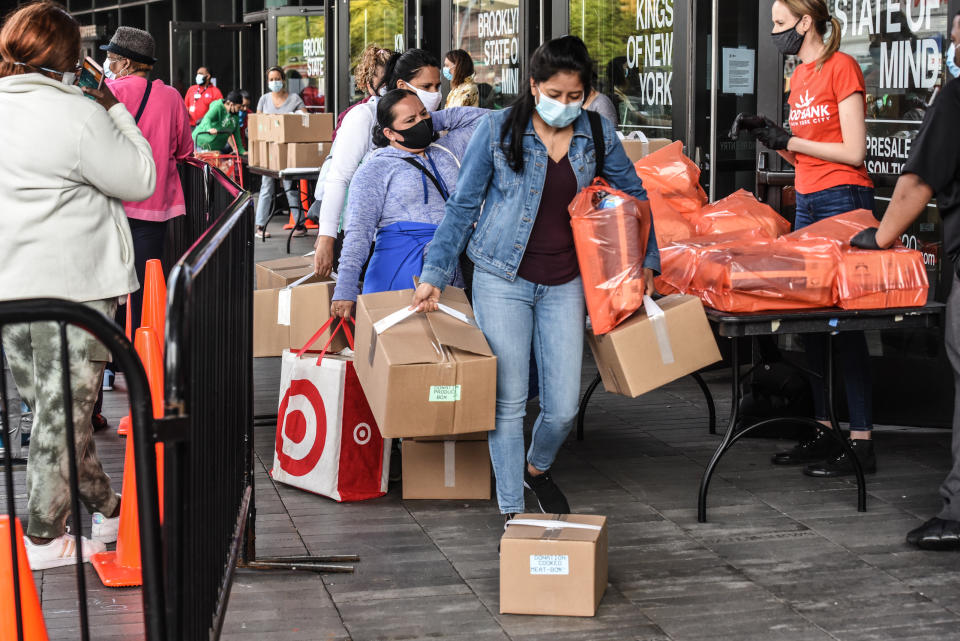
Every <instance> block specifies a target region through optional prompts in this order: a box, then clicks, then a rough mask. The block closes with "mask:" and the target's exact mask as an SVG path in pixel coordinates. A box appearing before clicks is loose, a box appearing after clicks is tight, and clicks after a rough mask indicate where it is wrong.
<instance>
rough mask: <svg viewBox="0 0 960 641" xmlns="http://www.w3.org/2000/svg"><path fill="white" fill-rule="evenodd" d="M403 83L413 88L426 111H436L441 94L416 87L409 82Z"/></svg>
mask: <svg viewBox="0 0 960 641" xmlns="http://www.w3.org/2000/svg"><path fill="white" fill-rule="evenodd" d="M404 84H406V85H407V88H408V89H413V90H414V91H415V92H416V94H417V97H418V98H419V99H420V102H422V103H423V106H424V107H426V108H427V111H436V110H437V107H439V106H440V100H441V99H442V97H443V96H441V95H440V92H439V91H426V90H424V89H418V88H416V87H414V86H413V85H411V84H410V83H409V82H404Z"/></svg>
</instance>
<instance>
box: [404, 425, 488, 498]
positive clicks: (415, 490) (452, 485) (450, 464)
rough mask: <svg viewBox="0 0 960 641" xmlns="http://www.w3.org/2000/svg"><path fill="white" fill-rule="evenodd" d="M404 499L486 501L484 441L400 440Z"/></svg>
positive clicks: (486, 468) (486, 449)
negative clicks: (428, 441)
mask: <svg viewBox="0 0 960 641" xmlns="http://www.w3.org/2000/svg"><path fill="white" fill-rule="evenodd" d="M402 447H403V498H404V499H489V498H490V446H489V445H488V444H487V442H486V441H452V440H451V441H441V442H433V443H427V442H422V441H412V440H410V439H404V440H403V446H402Z"/></svg>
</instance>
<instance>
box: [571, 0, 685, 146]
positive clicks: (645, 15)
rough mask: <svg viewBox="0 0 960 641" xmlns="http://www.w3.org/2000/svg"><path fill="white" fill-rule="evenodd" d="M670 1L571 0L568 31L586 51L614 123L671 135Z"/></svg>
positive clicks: (672, 4)
mask: <svg viewBox="0 0 960 641" xmlns="http://www.w3.org/2000/svg"><path fill="white" fill-rule="evenodd" d="M673 6H674V0H627V1H626V2H622V1H620V0H570V33H571V34H572V35H575V36H579V37H580V39H582V40H583V41H584V42H585V43H586V45H587V48H588V49H589V50H590V55H591V57H593V60H594V63H595V64H596V66H597V69H596V81H597V84H598V87H597V89H598V90H599V91H600V92H602V93H604V94H606V95H607V96H608V97H609V98H610V99H611V100H612V101H613V103H614V106H615V107H616V109H617V116H618V120H619V122H618V123H617V124H618V126H619V127H620V128H621V129H623V130H624V131H627V132H628V131H630V130H633V129H640V130H642V131H643V132H644V133H645V134H647V135H648V136H652V137H670V135H671V133H670V130H672V128H673V94H672V92H671V82H672V80H673V52H674V11H673Z"/></svg>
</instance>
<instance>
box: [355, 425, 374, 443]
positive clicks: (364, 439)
mask: <svg viewBox="0 0 960 641" xmlns="http://www.w3.org/2000/svg"><path fill="white" fill-rule="evenodd" d="M372 435H373V430H371V429H370V426H369V425H367V424H366V423H360V424H359V425H357V426H356V427H355V428H353V442H354V443H356V444H357V445H366V444H367V443H369V442H370V437H371V436H372Z"/></svg>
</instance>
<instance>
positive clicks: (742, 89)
mask: <svg viewBox="0 0 960 641" xmlns="http://www.w3.org/2000/svg"><path fill="white" fill-rule="evenodd" d="M720 59H721V62H722V65H721V69H722V70H723V85H722V86H723V93H732V94H736V95H738V96H744V95H751V94H753V79H754V75H755V72H756V67H757V61H756V51H754V50H753V49H747V48H745V47H739V48H736V49H734V48H731V47H724V48H723V51H722V53H721V56H720Z"/></svg>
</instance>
